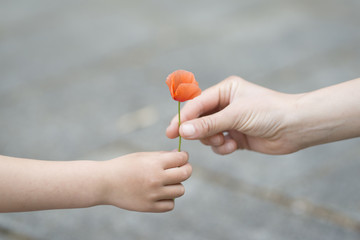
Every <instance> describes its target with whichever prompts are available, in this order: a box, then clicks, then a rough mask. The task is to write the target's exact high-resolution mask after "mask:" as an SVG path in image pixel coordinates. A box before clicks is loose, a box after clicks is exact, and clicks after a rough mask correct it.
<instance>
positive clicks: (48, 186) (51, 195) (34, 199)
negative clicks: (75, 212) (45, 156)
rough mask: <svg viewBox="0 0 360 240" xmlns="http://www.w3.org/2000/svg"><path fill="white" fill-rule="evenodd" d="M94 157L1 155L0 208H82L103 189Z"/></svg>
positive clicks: (9, 210) (2, 209) (3, 209)
mask: <svg viewBox="0 0 360 240" xmlns="http://www.w3.org/2000/svg"><path fill="white" fill-rule="evenodd" d="M96 169H97V162H93V161H69V162H66V161H41V160H30V159H21V158H12V157H5V156H0V192H1V198H0V212H16V211H33V210H45V209H59V208H81V207H89V206H93V205H96V204H97V201H99V194H100V192H101V190H100V189H101V187H100V184H99V183H100V182H101V181H99V178H101V176H100V175H99V173H97V171H96Z"/></svg>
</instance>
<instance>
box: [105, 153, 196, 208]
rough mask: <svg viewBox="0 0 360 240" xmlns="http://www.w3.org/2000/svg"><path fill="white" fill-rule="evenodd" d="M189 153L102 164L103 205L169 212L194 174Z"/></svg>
mask: <svg viewBox="0 0 360 240" xmlns="http://www.w3.org/2000/svg"><path fill="white" fill-rule="evenodd" d="M188 159H189V156H188V154H187V153H186V152H143V153H133V154H129V155H125V156H122V157H119V158H115V159H112V160H108V161H104V162H102V166H103V167H104V168H105V171H103V172H104V175H103V179H104V181H103V183H104V184H103V186H102V189H103V191H102V192H103V194H102V197H101V199H102V203H100V204H110V205H114V206H117V207H119V208H123V209H126V210H132V211H140V212H166V211H170V210H172V209H173V208H174V206H175V202H174V199H175V198H178V197H181V196H182V195H184V193H185V188H184V186H183V185H182V184H181V182H183V181H185V180H187V179H188V178H189V177H190V176H191V173H192V167H191V165H190V164H189V163H188Z"/></svg>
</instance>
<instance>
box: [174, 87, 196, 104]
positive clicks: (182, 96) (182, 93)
mask: <svg viewBox="0 0 360 240" xmlns="http://www.w3.org/2000/svg"><path fill="white" fill-rule="evenodd" d="M200 94H201V89H200V88H199V86H198V84H195V83H182V84H180V85H179V86H178V88H177V89H176V91H175V94H174V96H173V98H174V99H175V100H176V101H180V102H185V101H187V100H190V99H193V98H195V97H197V96H199V95H200Z"/></svg>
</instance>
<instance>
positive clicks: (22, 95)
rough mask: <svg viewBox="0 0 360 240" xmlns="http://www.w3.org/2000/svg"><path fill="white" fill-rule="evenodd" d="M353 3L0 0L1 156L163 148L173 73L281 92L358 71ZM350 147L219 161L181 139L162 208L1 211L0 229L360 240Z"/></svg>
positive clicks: (359, 189)
mask: <svg viewBox="0 0 360 240" xmlns="http://www.w3.org/2000/svg"><path fill="white" fill-rule="evenodd" d="M359 11H360V1H358V0H344V1H335V0H318V1H310V0H303V1H299V0H287V1H285V0H274V1H266V0H243V1H235V0H224V1H212V0H210V1H209V0H207V1H205V0H200V1H186V0H185V1H181V2H179V1H159V0H149V1H140V0H132V1H111V0H105V1H81V0H71V1H70V0H63V1H45V0H34V1H25V0H17V1H10V0H3V1H1V2H0V131H1V134H0V154H3V155H9V156H18V157H27V158H38V159H47V160H54V161H55V160H72V159H94V160H104V159H109V158H112V157H116V156H120V155H123V154H127V153H131V152H138V151H155V150H172V149H174V148H176V145H177V140H170V139H167V138H166V137H165V134H164V132H165V129H166V127H167V125H168V122H169V121H170V119H171V118H172V116H173V115H174V114H175V113H176V107H177V105H176V102H174V101H173V100H171V98H170V95H169V92H168V89H167V86H166V85H165V82H164V81H165V78H166V76H167V75H168V74H169V73H170V72H172V71H174V70H176V69H187V70H190V71H192V72H194V73H195V76H196V78H197V80H198V82H199V84H200V86H201V88H202V89H205V88H207V87H209V86H211V85H213V84H215V83H217V82H219V81H221V80H222V79H224V78H226V77H227V76H229V75H239V76H242V77H244V78H245V79H247V80H249V81H252V82H254V83H257V84H260V85H263V86H266V87H268V88H272V89H275V90H278V91H283V92H288V93H299V92H304V91H311V90H314V89H317V88H321V87H325V86H328V85H332V84H336V83H339V82H343V81H346V80H350V79H353V78H357V77H359V75H360V74H359V71H360V47H359V42H360V15H359ZM324 101H326V99H324ZM144 115H145V116H146V117H142V116H144ZM359 146H360V139H352V140H346V141H342V142H336V143H331V144H326V145H322V146H317V147H312V148H309V149H306V150H303V151H300V152H297V153H294V154H290V155H285V156H268V155H263V154H258V153H254V152H249V151H238V152H236V153H234V154H231V155H228V156H218V155H215V154H214V153H212V152H211V151H210V149H208V148H207V147H205V146H203V145H201V144H200V143H198V142H190V141H184V144H183V149H184V150H186V151H188V152H189V154H190V158H191V160H190V161H191V163H192V165H193V176H192V178H191V179H189V180H188V181H187V182H186V183H185V187H186V194H185V196H184V197H182V198H180V199H178V200H177V201H176V208H175V210H173V211H172V212H169V213H164V214H151V213H136V212H129V211H125V210H121V209H117V208H115V207H111V206H99V207H93V208H88V209H76V210H54V211H40V212H27V213H9V214H0V239H6V240H10V239H11V240H12V239H156V240H161V239H164V240H165V239H166V240H168V239H196V240H201V239H207V240H209V239H250V240H282V239H284V240H285V239H286V240H288V239H301V240H302V239H311V240H312V239H314V240H315V239H319V240H320V239H321V240H322V239H327V240H331V239H334V240H338V239H349V240H352V239H354V240H355V239H360V184H359V181H360V174H359V172H360V157H359V156H360V148H359ZM0 197H1V193H0Z"/></svg>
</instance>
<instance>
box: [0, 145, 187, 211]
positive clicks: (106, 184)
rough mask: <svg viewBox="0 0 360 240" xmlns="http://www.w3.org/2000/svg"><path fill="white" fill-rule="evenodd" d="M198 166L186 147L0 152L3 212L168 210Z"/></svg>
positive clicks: (0, 190)
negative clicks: (28, 155)
mask: <svg viewBox="0 0 360 240" xmlns="http://www.w3.org/2000/svg"><path fill="white" fill-rule="evenodd" d="M191 172H192V168H191V165H190V164H189V163H188V154H187V153H185V152H144V153H134V154H129V155H125V156H122V157H118V158H115V159H111V160H107V161H85V160H79V161H43V160H33V159H23V158H14V157H7V156H0V193H1V197H0V212H19V211H35V210H47V209H67V208H85V207H92V206H96V205H113V206H116V207H119V208H122V209H126V210H132V211H140V212H166V211H170V210H172V209H173V208H174V204H175V203H174V199H175V198H178V197H181V196H182V195H183V194H184V192H185V189H184V186H183V185H182V184H181V182H183V181H185V180H186V179H188V178H189V177H190V175H191Z"/></svg>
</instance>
